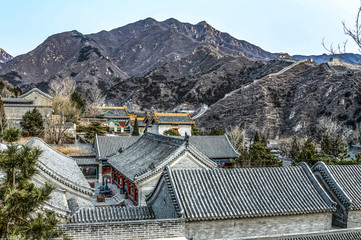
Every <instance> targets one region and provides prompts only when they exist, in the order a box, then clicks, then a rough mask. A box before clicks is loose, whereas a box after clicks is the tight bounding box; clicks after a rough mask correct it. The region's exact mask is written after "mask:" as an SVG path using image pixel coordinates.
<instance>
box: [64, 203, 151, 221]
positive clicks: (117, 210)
mask: <svg viewBox="0 0 361 240" xmlns="http://www.w3.org/2000/svg"><path fill="white" fill-rule="evenodd" d="M154 218H155V217H154V214H153V212H152V211H151V209H150V208H149V207H147V206H139V207H97V208H80V209H79V210H78V211H77V212H76V213H75V214H74V215H72V216H71V217H70V220H69V223H96V222H117V221H133V220H147V219H154Z"/></svg>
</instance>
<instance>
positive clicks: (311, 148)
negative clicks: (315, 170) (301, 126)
mask: <svg viewBox="0 0 361 240" xmlns="http://www.w3.org/2000/svg"><path fill="white" fill-rule="evenodd" d="M319 160H320V156H319V155H317V152H316V146H315V144H314V143H313V142H312V141H311V139H310V138H307V140H306V142H305V144H304V145H303V147H302V149H301V152H300V153H299V154H298V156H297V158H296V159H295V161H294V164H298V163H299V162H306V163H307V164H308V165H309V166H310V167H312V166H313V165H314V164H315V163H316V162H317V161H319Z"/></svg>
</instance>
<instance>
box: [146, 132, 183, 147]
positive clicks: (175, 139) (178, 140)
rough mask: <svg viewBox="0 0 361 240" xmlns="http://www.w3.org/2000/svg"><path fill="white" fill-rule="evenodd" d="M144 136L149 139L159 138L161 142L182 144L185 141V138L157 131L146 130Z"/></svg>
mask: <svg viewBox="0 0 361 240" xmlns="http://www.w3.org/2000/svg"><path fill="white" fill-rule="evenodd" d="M143 136H144V137H146V138H149V139H153V140H158V141H160V142H164V143H168V144H171V145H179V146H180V145H182V144H183V143H184V142H185V139H184V138H180V137H174V136H168V135H162V134H156V133H151V132H145V133H144V134H143Z"/></svg>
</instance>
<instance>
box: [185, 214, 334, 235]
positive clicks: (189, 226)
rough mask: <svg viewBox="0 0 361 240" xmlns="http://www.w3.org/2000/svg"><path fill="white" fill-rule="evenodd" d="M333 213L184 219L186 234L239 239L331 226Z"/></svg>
mask: <svg viewBox="0 0 361 240" xmlns="http://www.w3.org/2000/svg"><path fill="white" fill-rule="evenodd" d="M331 222H332V213H318V214H307V215H293V216H279V217H264V218H244V219H235V220H217V221H201V222H186V237H187V238H192V239H193V240H196V239H242V238H248V237H257V236H258V237H259V238H262V236H272V235H280V234H291V233H307V232H317V231H325V230H330V229H331Z"/></svg>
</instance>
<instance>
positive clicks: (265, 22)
mask: <svg viewBox="0 0 361 240" xmlns="http://www.w3.org/2000/svg"><path fill="white" fill-rule="evenodd" d="M360 5H361V4H360V1H359V0H216V1H215V0H208V1H204V0H168V1H166V0H163V1H160V0H129V1H128V0H61V1H60V0H0V48H3V49H4V50H5V51H7V52H8V53H9V54H11V55H13V56H17V55H20V54H24V53H27V52H29V51H31V50H33V49H34V48H36V47H37V46H38V45H39V44H41V43H42V42H43V41H44V40H45V39H46V38H47V37H49V36H51V35H53V34H56V33H60V32H64V31H71V30H78V31H79V32H81V33H84V34H89V33H96V32H99V31H101V30H111V29H114V28H118V27H121V26H124V25H126V24H129V23H132V22H136V21H138V20H141V19H145V18H147V17H152V18H154V19H156V20H158V21H164V20H166V19H168V18H171V17H172V18H176V19H177V20H179V21H181V22H188V23H192V24H196V23H198V22H200V21H203V20H204V21H206V22H207V23H209V24H210V25H212V26H213V27H214V28H216V29H217V30H220V31H222V32H227V33H229V34H230V35H232V36H233V37H235V38H237V39H242V40H246V41H248V42H250V43H252V44H255V45H257V46H260V47H261V48H263V49H264V50H266V51H269V52H287V53H289V54H291V55H294V54H302V55H313V54H322V53H324V52H326V50H325V49H324V48H323V46H322V44H321V43H322V40H323V39H325V40H324V41H325V43H326V45H327V46H329V45H330V44H333V45H334V46H336V45H337V44H342V43H343V42H344V41H345V40H347V37H346V36H345V35H344V33H343V28H342V21H345V22H346V25H348V26H350V27H353V26H354V25H355V19H356V15H357V11H358V8H359V6H360ZM347 51H348V52H354V53H358V48H357V46H356V45H355V44H354V43H353V42H352V40H351V39H349V40H348V44H347Z"/></svg>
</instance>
